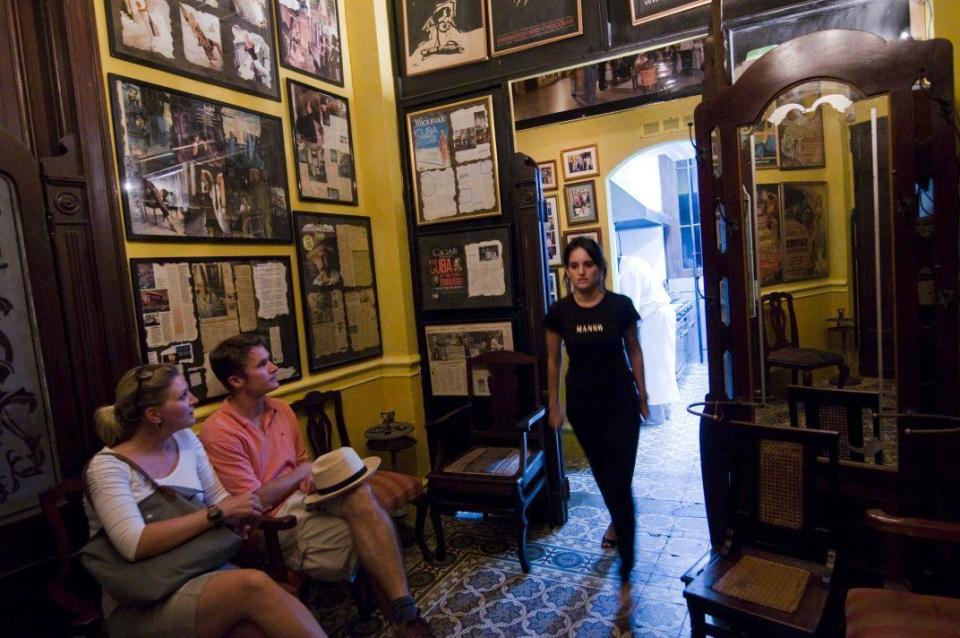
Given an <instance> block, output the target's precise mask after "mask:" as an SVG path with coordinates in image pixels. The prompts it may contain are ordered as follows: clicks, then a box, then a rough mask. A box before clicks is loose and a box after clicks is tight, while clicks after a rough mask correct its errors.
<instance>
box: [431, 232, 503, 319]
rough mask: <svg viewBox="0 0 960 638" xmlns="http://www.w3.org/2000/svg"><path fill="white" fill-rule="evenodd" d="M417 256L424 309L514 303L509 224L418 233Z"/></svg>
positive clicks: (477, 306) (480, 306)
mask: <svg viewBox="0 0 960 638" xmlns="http://www.w3.org/2000/svg"><path fill="white" fill-rule="evenodd" d="M417 255H418V260H419V262H420V288H421V303H422V306H423V309H424V310H450V309H454V308H495V307H500V306H510V305H512V304H513V285H512V278H513V277H512V273H511V266H512V264H511V255H510V232H509V228H508V227H506V226H500V227H495V228H484V229H478V230H469V231H463V232H456V233H432V234H425V235H420V236H419V237H417Z"/></svg>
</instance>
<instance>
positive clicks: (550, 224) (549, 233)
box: [543, 194, 563, 266]
mask: <svg viewBox="0 0 960 638" xmlns="http://www.w3.org/2000/svg"><path fill="white" fill-rule="evenodd" d="M558 200H559V197H558V196H557V195H556V194H553V195H547V196H545V197H544V198H543V205H544V207H545V208H546V212H547V214H546V220H545V221H544V222H543V235H544V241H543V245H544V246H546V247H547V263H548V264H549V265H551V266H559V265H560V264H561V262H562V260H563V256H562V255H561V254H560V217H559V216H558V215H557V210H558V209H559V207H560V205H559V204H558V203H557V201H558Z"/></svg>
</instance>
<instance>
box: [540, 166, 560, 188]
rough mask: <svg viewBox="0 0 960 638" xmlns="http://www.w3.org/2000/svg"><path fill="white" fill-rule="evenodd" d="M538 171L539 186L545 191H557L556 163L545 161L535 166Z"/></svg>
mask: <svg viewBox="0 0 960 638" xmlns="http://www.w3.org/2000/svg"><path fill="white" fill-rule="evenodd" d="M537 168H539V169H540V186H541V188H542V189H543V190H545V191H552V190H556V189H557V162H556V160H547V161H546V162H540V163H539V164H537Z"/></svg>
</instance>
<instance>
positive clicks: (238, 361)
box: [210, 332, 267, 392]
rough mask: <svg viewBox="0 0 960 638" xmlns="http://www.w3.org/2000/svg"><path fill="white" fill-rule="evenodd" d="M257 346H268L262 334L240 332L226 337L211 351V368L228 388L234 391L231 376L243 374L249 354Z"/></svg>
mask: <svg viewBox="0 0 960 638" xmlns="http://www.w3.org/2000/svg"><path fill="white" fill-rule="evenodd" d="M257 346H263V347H264V348H266V347H267V344H266V342H265V341H264V340H263V337H261V336H260V335H258V334H256V333H253V332H250V333H246V334H238V335H235V336H233V337H230V338H229V339H224V340H223V341H221V342H220V344H219V345H218V346H217V347H216V348H214V349H213V352H211V353H210V368H211V369H212V370H213V374H214V375H216V377H217V379H219V380H220V383H222V384H223V387H225V388H226V389H227V390H230V391H231V392H232V391H233V388H232V387H230V377H232V376H233V375H235V374H239V375H240V376H243V369H244V368H245V367H246V365H247V356H248V355H249V354H250V351H251V350H253V349H254V348H256V347H257Z"/></svg>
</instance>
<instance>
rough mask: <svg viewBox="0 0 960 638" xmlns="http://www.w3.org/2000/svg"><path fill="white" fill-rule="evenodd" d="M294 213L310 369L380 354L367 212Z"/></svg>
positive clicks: (328, 366)
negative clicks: (361, 214)
mask: <svg viewBox="0 0 960 638" xmlns="http://www.w3.org/2000/svg"><path fill="white" fill-rule="evenodd" d="M293 218H294V227H295V230H296V235H297V263H298V264H299V272H300V296H301V300H302V303H303V325H304V329H305V330H306V333H307V362H308V366H309V368H310V371H311V372H317V371H320V370H324V369H327V368H331V367H333V366H338V365H342V364H345V363H350V362H353V361H360V360H362V359H369V358H371V357H377V356H380V355H382V354H383V332H382V331H381V327H380V304H379V299H378V296H377V274H376V268H375V267H374V259H373V238H372V235H371V230H370V218H369V217H363V216H360V215H338V214H332V213H306V212H300V211H297V212H295V213H294V216H293ZM338 305H339V308H338ZM371 313H372V315H371Z"/></svg>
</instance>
